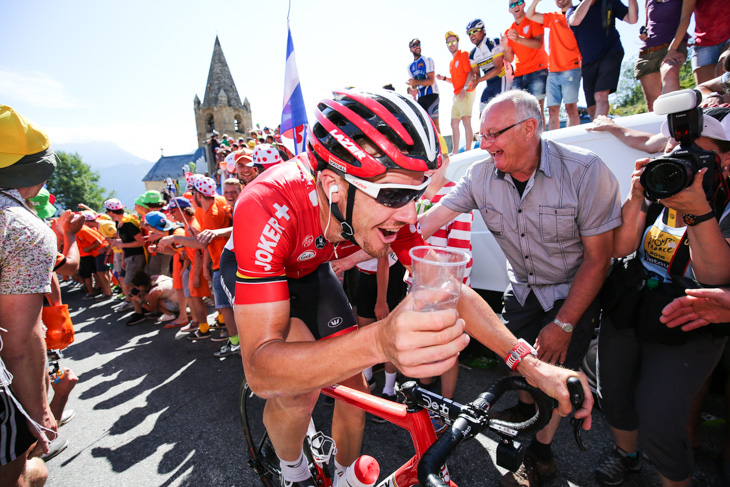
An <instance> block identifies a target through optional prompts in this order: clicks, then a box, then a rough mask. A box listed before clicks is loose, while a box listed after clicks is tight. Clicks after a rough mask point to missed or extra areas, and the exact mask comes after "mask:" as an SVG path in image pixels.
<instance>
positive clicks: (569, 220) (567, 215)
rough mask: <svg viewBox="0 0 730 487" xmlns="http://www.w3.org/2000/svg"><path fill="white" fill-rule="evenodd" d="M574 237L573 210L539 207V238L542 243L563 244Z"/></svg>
mask: <svg viewBox="0 0 730 487" xmlns="http://www.w3.org/2000/svg"><path fill="white" fill-rule="evenodd" d="M575 235H576V224H575V208H553V207H550V206H540V238H541V239H542V241H543V242H546V243H555V242H565V241H567V240H571V239H574V238H575Z"/></svg>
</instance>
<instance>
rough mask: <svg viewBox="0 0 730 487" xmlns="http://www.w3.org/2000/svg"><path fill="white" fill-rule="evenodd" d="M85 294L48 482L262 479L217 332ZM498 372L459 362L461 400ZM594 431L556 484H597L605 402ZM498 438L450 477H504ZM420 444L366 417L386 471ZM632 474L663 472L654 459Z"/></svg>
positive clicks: (461, 460) (564, 463)
mask: <svg viewBox="0 0 730 487" xmlns="http://www.w3.org/2000/svg"><path fill="white" fill-rule="evenodd" d="M81 294H82V293H81V291H80V290H76V289H73V290H69V289H68V288H66V287H64V299H65V302H67V303H68V304H69V305H70V308H71V309H72V316H73V319H74V323H75V324H76V342H75V343H74V344H73V345H71V346H70V347H69V348H68V349H67V350H66V351H65V359H64V360H63V364H64V365H65V366H67V367H71V368H72V369H73V370H74V371H75V372H76V374H77V375H78V376H79V378H80V382H79V384H78V385H77V387H76V389H75V390H74V392H73V393H72V396H71V399H70V401H69V407H71V408H73V409H75V410H76V411H77V413H78V414H77V416H76V418H75V419H74V420H73V421H72V422H70V423H69V424H67V425H65V426H64V427H63V428H62V429H61V433H62V436H63V437H65V438H67V439H68V440H69V442H70V444H69V447H68V449H67V450H66V451H64V452H63V453H61V454H60V455H59V456H58V457H56V458H54V459H52V460H50V461H49V464H48V467H49V470H50V479H49V482H48V485H50V486H78V485H101V486H107V485H108V486H111V485H114V486H120V487H122V486H142V485H144V486H150V485H159V486H255V485H258V480H257V478H256V477H255V476H254V474H253V472H252V471H251V470H250V469H249V468H248V467H247V465H246V454H245V450H244V447H243V436H242V434H241V431H240V423H239V420H238V412H237V409H238V389H239V385H240V382H241V379H242V378H243V370H242V366H241V361H240V359H239V358H238V357H237V356H235V357H229V358H227V359H216V358H214V357H213V356H212V353H213V351H214V350H216V346H217V345H216V344H215V343H211V342H207V343H206V342H200V343H193V342H190V341H188V340H187V339H186V338H185V337H184V336H182V335H181V334H179V333H176V331H175V330H164V329H162V328H161V326H159V325H155V324H153V322H152V321H147V322H144V323H142V324H140V325H137V326H133V327H127V326H125V325H124V321H123V319H122V316H121V315H119V314H114V313H113V312H112V311H111V309H110V304H109V303H108V302H107V303H95V302H93V301H92V302H89V301H82V300H81V299H80V297H81ZM498 376H499V372H497V371H495V370H488V371H484V370H478V369H474V370H465V369H464V370H462V371H461V375H460V379H459V380H460V383H459V387H458V390H457V397H456V400H459V401H469V400H471V399H472V398H474V397H476V395H477V394H478V393H479V392H480V391H481V390H484V389H486V388H487V386H488V385H489V384H491V383H492V382H493V381H494V380H495V379H496V378H497V377H498ZM381 380H382V379H381ZM321 402H322V401H321V400H320V405H319V406H318V408H317V411H316V413H315V422H316V423H317V424H318V425H327V423H328V420H327V417H328V416H329V415H330V414H331V412H330V410H331V408H328V407H327V406H324V405H323V404H321ZM708 403H709V404H708V405H707V406H706V408H707V410H708V411H709V412H711V413H713V414H715V415H721V414H720V411H722V407H723V406H722V401H721V399H720V398H718V397H716V396H711V397H710V398H709V401H708ZM667 407H671V405H667ZM702 433H703V437H704V444H703V448H702V451H701V452H700V454H699V456H698V459H697V462H698V470H697V473H696V475H695V485H702V486H705V485H708V486H709V485H721V484H720V478H721V471H720V467H719V465H718V462H717V460H713V457H715V458H716V457H717V456H718V455H719V454H720V452H721V449H722V438H721V437H722V428H721V427H703V430H702ZM585 438H586V443H587V444H588V447H589V451H588V452H587V453H582V452H580V451H579V450H578V448H577V447H576V446H575V444H574V442H573V440H572V433H571V431H570V428H569V425H568V424H567V423H566V424H563V425H562V426H561V429H560V430H559V433H558V436H557V438H556V440H555V442H554V449H555V451H556V455H557V458H558V467H559V469H560V470H561V472H562V473H561V475H560V476H559V477H558V478H557V479H556V480H554V481H553V482H551V483H550V484H549V487H558V486H561V487H562V486H589V485H595V483H594V482H593V480H592V469H593V466H594V465H595V464H596V463H597V462H598V459H599V457H600V455H601V452H602V451H603V449H604V448H606V447H607V446H608V445H609V431H608V427H607V425H606V423H605V421H604V420H603V418H602V416H601V414H600V413H597V414H596V415H595V417H594V428H593V430H592V431H591V432H589V433H588V434H587V435H586V437H585ZM495 447H496V443H495V442H494V439H493V438H487V437H483V436H479V437H477V438H476V439H473V440H469V441H468V442H467V443H465V444H464V445H463V447H462V448H461V449H460V450H459V451H458V454H457V456H456V457H455V458H453V459H452V460H450V461H449V463H448V464H449V470H450V472H451V474H452V477H453V479H454V480H455V481H456V482H457V483H458V484H459V485H462V486H492V485H498V479H499V477H500V476H501V475H502V473H504V470H502V469H499V468H497V467H496V466H495V463H494V458H495ZM412 451H413V450H412V446H411V444H410V441H409V437H408V434H407V433H406V432H405V431H403V430H400V429H398V428H396V427H395V426H392V425H390V424H384V425H381V424H375V423H373V422H371V421H368V425H367V428H366V431H365V442H364V446H363V452H364V453H368V454H371V455H373V456H374V457H375V458H377V459H378V460H379V462H380V465H381V468H382V471H383V472H390V471H392V470H394V469H395V468H396V467H397V466H398V465H399V464H401V463H403V462H404V461H405V460H406V459H407V458H408V457H410V456H411V455H412ZM625 485H628V486H658V485H659V482H658V477H657V476H656V473H655V470H654V469H653V467H651V465H647V464H645V466H644V469H643V471H642V473H640V474H637V475H634V476H633V477H631V478H630V481H629V482H627V483H626V484H625Z"/></svg>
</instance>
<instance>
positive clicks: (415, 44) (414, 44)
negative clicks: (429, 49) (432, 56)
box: [411, 42, 421, 48]
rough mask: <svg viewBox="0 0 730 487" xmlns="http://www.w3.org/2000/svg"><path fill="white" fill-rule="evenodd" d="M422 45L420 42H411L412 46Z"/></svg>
mask: <svg viewBox="0 0 730 487" xmlns="http://www.w3.org/2000/svg"><path fill="white" fill-rule="evenodd" d="M420 45H421V43H420V42H414V43H413V44H411V48H414V47H418V46H420Z"/></svg>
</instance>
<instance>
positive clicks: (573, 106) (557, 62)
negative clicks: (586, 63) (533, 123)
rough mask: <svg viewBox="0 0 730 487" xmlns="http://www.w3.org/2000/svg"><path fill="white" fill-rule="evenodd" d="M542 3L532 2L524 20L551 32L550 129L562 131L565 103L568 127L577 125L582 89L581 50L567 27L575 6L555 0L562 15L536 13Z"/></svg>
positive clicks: (564, 0) (549, 63)
mask: <svg viewBox="0 0 730 487" xmlns="http://www.w3.org/2000/svg"><path fill="white" fill-rule="evenodd" d="M538 3H540V0H533V1H532V3H531V4H530V6H529V7H528V8H527V11H526V12H525V16H526V17H527V18H528V19H529V20H532V21H533V22H536V23H538V24H540V25H542V26H543V28H548V29H550V37H549V43H550V53H549V54H548V77H547V87H546V89H545V90H546V92H547V107H548V115H549V117H550V118H549V121H548V129H549V130H554V129H557V128H560V104H561V103H565V111H566V112H567V113H568V127H572V126H573V125H578V124H579V123H580V116H579V115H578V90H579V88H580V77H581V63H582V59H581V56H580V50H578V43H577V42H576V40H575V36H574V35H573V31H572V30H571V29H570V26H569V25H568V21H567V19H566V18H565V13H566V12H567V11H568V9H569V8H570V7H572V6H573V2H572V0H555V4H556V5H557V6H558V8H559V9H560V10H561V11H560V12H547V13H537V12H535V9H536V8H537V4H538Z"/></svg>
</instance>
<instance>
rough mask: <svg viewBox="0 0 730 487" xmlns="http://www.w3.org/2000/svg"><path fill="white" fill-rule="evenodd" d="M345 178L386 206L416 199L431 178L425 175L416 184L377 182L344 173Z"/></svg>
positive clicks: (401, 204)
mask: <svg viewBox="0 0 730 487" xmlns="http://www.w3.org/2000/svg"><path fill="white" fill-rule="evenodd" d="M345 180H346V181H347V182H348V183H350V184H352V185H353V186H355V187H356V188H357V189H359V190H360V191H362V192H363V193H365V194H366V195H368V196H370V197H371V198H374V199H375V201H377V202H378V203H380V204H381V205H383V206H387V207H388V208H402V207H404V206H406V205H407V204H408V203H410V202H411V201H414V200H417V199H418V198H420V197H421V196H423V193H425V192H426V188H428V184H429V183H430V182H431V178H429V177H428V176H426V179H425V181H423V183H421V184H419V185H418V186H412V185H410V184H393V183H386V184H378V183H372V182H370V181H367V180H365V179H360V178H356V177H355V176H352V175H351V174H345Z"/></svg>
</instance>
